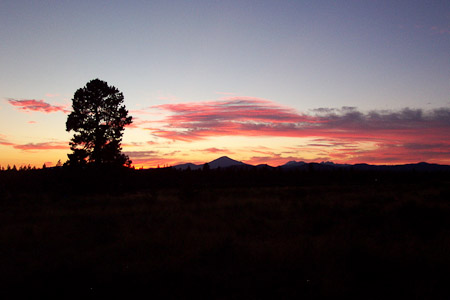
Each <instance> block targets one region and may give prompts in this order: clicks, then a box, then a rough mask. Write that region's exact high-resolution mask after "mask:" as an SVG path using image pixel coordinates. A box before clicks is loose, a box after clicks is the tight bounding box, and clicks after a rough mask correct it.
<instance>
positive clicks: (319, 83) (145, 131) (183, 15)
mask: <svg viewBox="0 0 450 300" xmlns="http://www.w3.org/2000/svg"><path fill="white" fill-rule="evenodd" d="M95 78H99V79H101V80H104V81H106V82H108V84H110V85H114V86H115V87H117V88H118V89H119V90H120V91H121V92H123V94H124V97H125V105H126V107H127V109H128V110H129V112H130V115H132V116H133V119H134V123H133V124H132V125H131V126H129V127H127V128H126V130H125V134H124V138H123V151H124V152H125V153H126V154H128V155H129V156H130V158H131V159H132V161H133V164H134V165H135V166H136V167H156V166H157V165H160V166H163V165H175V164H178V163H184V162H192V163H204V162H207V161H211V160H213V159H215V158H217V157H220V156H223V155H227V156H229V157H231V158H233V159H236V160H241V161H243V162H246V163H250V164H260V163H267V164H269V165H272V166H278V165H281V164H284V163H286V162H288V161H291V160H296V161H307V162H311V161H316V162H321V161H333V162H335V163H362V162H364V163H371V164H401V163H416V162H421V161H426V162H429V163H440V164H450V1H448V0H447V1H414V0H409V1H369V0H368V1H263V0H261V1H245V0H241V1H168V0H165V1H150V0H149V1H81V0H80V1H22V0H11V1H9V0H2V1H0V166H2V167H6V165H8V164H10V165H11V166H12V165H13V164H15V165H17V166H21V165H28V164H31V165H32V166H33V165H35V166H37V167H41V166H42V165H43V164H44V163H46V165H47V166H51V165H55V164H56V162H57V161H58V160H61V161H62V162H64V161H66V160H67V153H69V152H70V150H69V145H68V142H69V140H70V138H71V137H72V135H73V132H66V131H65V122H66V119H67V115H68V113H70V110H71V99H72V97H73V94H74V93H75V91H76V90H77V89H78V88H81V87H83V86H84V85H85V84H86V83H87V82H88V81H90V80H92V79H95Z"/></svg>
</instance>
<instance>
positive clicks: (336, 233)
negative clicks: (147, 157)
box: [0, 170, 450, 299]
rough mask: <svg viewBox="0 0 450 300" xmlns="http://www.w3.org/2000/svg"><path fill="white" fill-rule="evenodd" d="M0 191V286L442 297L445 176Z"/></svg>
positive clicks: (138, 178)
mask: <svg viewBox="0 0 450 300" xmlns="http://www.w3.org/2000/svg"><path fill="white" fill-rule="evenodd" d="M105 178H106V179H105ZM0 179H1V181H0V183H1V185H0V188H1V190H0V193H1V194H0V196H1V197H2V198H1V199H2V200H1V203H0V208H1V210H0V266H1V269H0V284H1V285H3V286H4V287H9V288H11V287H14V286H21V287H27V289H29V290H33V289H34V290H45V289H71V290H77V291H85V292H86V293H95V292H96V291H115V290H118V291H119V290H123V289H127V288H130V287H133V288H136V289H137V288H139V289H144V288H145V289H147V291H148V294H153V295H156V294H159V295H163V296H164V297H168V298H186V297H192V296H196V297H206V298H244V297H250V298H260V297H262V296H264V297H267V296H271V297H277V298H280V297H281V298H291V297H292V298H293V297H296V298H298V297H300V298H303V299H323V298H334V297H338V296H346V297H350V298H363V299H380V298H403V299H424V298H429V299H431V298H432V299H444V298H447V296H448V295H449V287H450V254H449V253H450V202H449V199H450V175H449V174H448V173H441V174H437V173H430V174H428V173H407V174H405V173H388V174H386V173H382V174H381V173H375V172H369V173H356V174H355V173H352V172H350V171H346V172H341V173H339V172H322V173H320V172H319V173H312V172H298V173H295V172H291V173H288V174H286V173H277V172H276V171H273V170H271V171H265V172H264V171H258V172H256V171H244V170H243V171H239V170H231V171H230V170H229V171H225V170H222V171H215V172H213V171H198V172H189V171H174V170H154V171H147V172H145V171H140V172H139V171H132V172H131V171H130V172H125V173H120V174H113V175H111V174H109V175H107V176H106V175H105V176H104V178H103V179H101V180H100V179H99V174H95V175H86V174H84V175H83V174H81V175H80V174H79V173H77V174H68V173H67V172H65V171H62V170H32V171H31V170H30V171H26V172H25V171H24V172H5V171H4V172H1V174H0ZM95 180H97V183H96V184H90V183H92V182H93V181H95Z"/></svg>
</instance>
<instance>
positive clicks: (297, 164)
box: [280, 160, 307, 169]
mask: <svg viewBox="0 0 450 300" xmlns="http://www.w3.org/2000/svg"><path fill="white" fill-rule="evenodd" d="M305 165H307V163H305V162H304V161H295V160H291V161H288V162H287V163H285V164H284V165H282V166H280V168H283V169H294V168H298V167H304V166H305Z"/></svg>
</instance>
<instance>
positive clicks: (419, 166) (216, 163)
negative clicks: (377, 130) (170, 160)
mask: <svg viewBox="0 0 450 300" xmlns="http://www.w3.org/2000/svg"><path fill="white" fill-rule="evenodd" d="M208 165H209V168H210V169H218V168H229V167H255V168H258V169H261V168H280V169H289V170H290V169H296V170H322V171H326V170H333V169H350V168H351V169H353V170H362V171H422V172H427V171H431V172H432V171H446V172H448V171H450V166H449V165H438V164H429V163H426V162H420V163H416V164H403V165H370V164H365V163H359V164H353V165H351V164H336V163H333V162H329V161H327V162H320V163H317V162H311V163H307V162H304V161H295V160H293V161H289V162H287V163H286V164H284V165H280V166H278V167H271V166H269V165H267V164H262V165H258V166H253V165H249V164H246V163H243V162H241V161H237V160H234V159H231V158H229V157H228V156H222V157H219V158H217V159H215V160H213V161H210V162H208ZM203 166H204V164H199V165H196V164H193V163H185V164H180V165H176V166H174V168H175V169H178V170H187V169H191V170H199V169H202V168H203Z"/></svg>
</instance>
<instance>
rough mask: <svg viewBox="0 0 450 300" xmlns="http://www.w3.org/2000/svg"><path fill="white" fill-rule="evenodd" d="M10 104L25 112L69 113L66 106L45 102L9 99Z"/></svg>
mask: <svg viewBox="0 0 450 300" xmlns="http://www.w3.org/2000/svg"><path fill="white" fill-rule="evenodd" d="M8 102H9V104H11V105H13V106H15V107H18V109H20V110H23V111H38V112H45V113H52V112H58V111H61V112H63V113H68V112H69V111H68V110H67V109H66V107H65V106H62V105H52V104H49V103H47V102H45V101H44V100H34V99H31V100H16V99H8Z"/></svg>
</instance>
